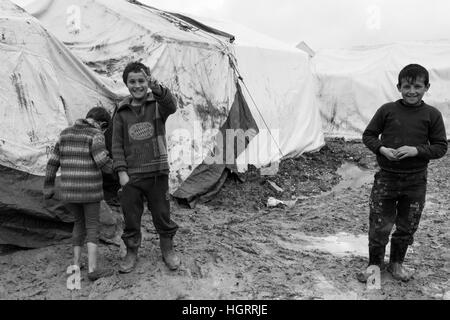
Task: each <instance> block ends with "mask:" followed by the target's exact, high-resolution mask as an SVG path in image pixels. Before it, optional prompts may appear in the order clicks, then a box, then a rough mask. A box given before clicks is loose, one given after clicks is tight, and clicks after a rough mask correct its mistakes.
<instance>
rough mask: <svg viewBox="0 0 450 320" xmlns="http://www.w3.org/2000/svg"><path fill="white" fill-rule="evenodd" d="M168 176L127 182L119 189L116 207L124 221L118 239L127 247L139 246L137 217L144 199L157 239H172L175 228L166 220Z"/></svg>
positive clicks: (167, 213)
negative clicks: (119, 207) (120, 211)
mask: <svg viewBox="0 0 450 320" xmlns="http://www.w3.org/2000/svg"><path fill="white" fill-rule="evenodd" d="M168 179H169V177H168V176H167V175H160V176H156V177H150V178H144V179H139V180H138V179H136V180H133V179H130V182H128V183H127V184H126V185H125V186H124V187H123V190H122V194H121V196H120V205H121V207H122V212H123V216H124V219H125V229H124V231H123V234H122V240H123V242H124V243H125V246H126V247H127V248H136V249H137V248H139V247H140V245H141V239H142V234H141V217H142V213H143V211H144V200H145V199H146V200H147V204H148V209H149V211H150V212H151V214H152V218H153V224H154V226H155V229H156V232H157V233H158V234H159V235H160V237H173V236H174V235H175V233H176V232H177V230H178V225H177V224H176V223H175V222H174V221H172V220H171V219H170V202H169V181H168Z"/></svg>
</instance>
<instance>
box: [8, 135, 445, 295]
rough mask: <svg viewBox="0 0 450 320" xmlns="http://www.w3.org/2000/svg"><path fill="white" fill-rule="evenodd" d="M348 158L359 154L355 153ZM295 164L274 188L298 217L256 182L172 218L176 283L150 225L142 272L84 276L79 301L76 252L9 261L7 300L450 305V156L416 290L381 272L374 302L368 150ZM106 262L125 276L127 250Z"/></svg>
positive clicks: (417, 263)
mask: <svg viewBox="0 0 450 320" xmlns="http://www.w3.org/2000/svg"><path fill="white" fill-rule="evenodd" d="M350 149H351V150H357V152H353V153H351V152H350V153H348V152H347V151H348V150H350ZM333 155H334V156H333ZM327 159H328V160H327ZM291 164H293V162H292V163H291ZM342 164H344V165H343V166H342ZM296 165H297V166H300V167H301V168H302V170H301V171H300V172H293V168H291V174H290V175H286V177H285V178H282V177H280V175H279V176H277V177H272V178H271V179H272V180H273V181H275V182H276V183H277V184H279V185H280V186H281V187H283V188H284V189H285V190H287V189H288V188H287V186H290V187H291V189H289V192H287V193H281V194H278V196H279V198H280V199H282V200H286V199H291V200H292V197H293V196H295V195H296V196H300V200H299V201H298V202H297V204H296V205H295V206H294V207H292V208H287V207H276V208H267V207H265V206H264V205H263V201H267V197H268V196H276V195H277V194H276V193H270V192H266V191H265V190H268V186H267V184H265V183H261V181H260V180H257V179H254V180H252V179H250V178H249V179H248V180H247V183H246V184H237V183H236V182H232V181H231V182H228V183H227V185H226V186H225V187H224V189H223V191H222V192H221V194H219V195H218V196H217V197H216V198H215V200H213V201H211V202H210V203H207V204H203V205H198V206H197V207H196V209H194V210H190V209H183V208H179V207H176V206H174V210H173V218H174V220H175V221H177V222H178V224H179V225H180V230H179V233H178V234H177V237H176V249H177V251H178V252H179V253H180V255H181V256H182V260H183V263H182V267H181V268H180V270H178V271H176V272H170V271H168V269H167V268H166V267H165V265H164V264H163V262H162V260H161V256H160V251H159V247H158V237H157V235H156V233H155V232H154V231H153V226H152V224H151V221H150V220H149V219H150V218H149V215H148V214H147V215H146V216H145V219H144V228H143V231H144V241H143V248H142V249H141V251H140V253H139V257H140V260H139V264H138V266H137V269H136V271H135V272H134V273H132V274H128V275H119V274H116V275H114V276H113V277H110V278H106V279H100V280H98V281H97V282H95V283H90V282H88V280H87V279H86V271H83V272H82V276H83V278H84V279H85V280H83V281H82V290H80V291H78V292H75V293H72V292H70V291H68V290H67V289H66V279H67V275H66V274H65V269H66V267H67V266H68V265H69V263H70V259H71V248H70V245H67V244H62V245H60V246H55V247H49V248H43V249H38V250H28V251H18V252H14V253H10V254H6V255H1V256H0V275H1V278H0V298H1V299H443V297H444V295H445V293H447V296H446V297H448V292H449V291H450V283H449V274H450V251H449V248H450V240H449V237H448V235H449V234H450V233H449V227H450V224H449V219H448V217H447V213H448V210H449V209H448V206H449V203H450V195H449V193H448V190H449V189H450V177H449V175H450V170H449V168H450V155H447V156H446V157H445V158H443V159H440V160H437V161H434V162H432V164H431V165H430V169H429V184H428V194H427V205H426V207H425V210H424V214H423V218H422V221H421V225H420V227H419V230H418V232H417V233H416V242H415V244H414V245H413V247H412V250H410V251H409V252H408V255H407V258H406V260H407V261H406V265H407V266H408V267H410V268H412V269H414V270H415V277H414V279H413V280H412V281H410V282H409V283H406V284H405V283H399V282H397V281H395V280H393V279H392V278H391V277H390V275H389V274H386V273H383V274H382V289H381V290H379V291H373V292H372V291H367V290H366V289H365V286H364V285H362V284H360V283H359V282H357V280H356V278H355V272H356V271H358V270H360V269H361V268H363V267H364V266H365V265H366V263H367V230H368V196H369V193H370V188H371V184H372V180H373V173H374V172H375V163H374V158H373V157H372V156H371V155H370V154H369V153H368V152H366V151H365V149H364V148H363V147H362V146H361V144H350V145H348V144H342V143H338V144H334V143H331V144H330V147H329V148H328V149H326V150H323V151H321V153H320V154H315V155H308V156H305V157H304V158H300V159H299V160H297V162H296ZM357 165H358V166H357ZM313 168H316V169H317V170H319V171H320V172H321V174H320V175H317V171H315V172H314V170H313ZM338 168H340V169H339V170H337V169H338ZM308 170H310V171H308ZM311 170H312V171H311ZM308 172H309V173H310V174H309V173H308ZM282 173H283V168H282V170H281V174H282ZM338 173H341V174H343V175H344V177H343V179H342V178H339V176H338ZM294 175H297V178H298V179H297V180H295V181H293V180H292V177H293V176H294ZM314 177H316V178H314ZM299 181H300V182H299ZM338 181H340V184H337V185H336V183H337V182H338ZM292 186H294V187H292ZM332 186H334V188H333V189H330V188H331V187H332ZM242 188H245V189H246V192H247V194H245V193H244V189H242ZM305 190H308V192H306V191H305ZM300 191H302V192H300ZM100 253H101V256H102V263H104V264H108V265H111V266H113V267H115V268H117V259H118V257H119V256H121V255H123V254H124V251H123V248H119V247H117V246H112V245H110V246H107V245H102V246H101V248H100Z"/></svg>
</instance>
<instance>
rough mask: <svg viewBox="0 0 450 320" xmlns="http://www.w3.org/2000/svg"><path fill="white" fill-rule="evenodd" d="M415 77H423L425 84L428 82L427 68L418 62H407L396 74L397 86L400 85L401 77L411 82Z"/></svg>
mask: <svg viewBox="0 0 450 320" xmlns="http://www.w3.org/2000/svg"><path fill="white" fill-rule="evenodd" d="M417 78H423V80H424V84H425V85H426V86H427V85H428V83H429V82H430V76H429V74H428V71H427V69H425V68H424V67H422V66H421V65H419V64H409V65H407V66H406V67H404V68H403V69H402V71H400V73H399V75H398V86H400V85H401V83H402V80H403V79H405V80H406V81H408V82H409V83H411V82H415V81H416V80H417Z"/></svg>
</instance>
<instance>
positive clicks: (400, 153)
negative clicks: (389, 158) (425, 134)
mask: <svg viewBox="0 0 450 320" xmlns="http://www.w3.org/2000/svg"><path fill="white" fill-rule="evenodd" d="M418 154H419V151H417V148H416V147H410V146H403V147H400V148H398V149H397V159H398V160H402V159H405V158H412V157H415V156H417V155H418Z"/></svg>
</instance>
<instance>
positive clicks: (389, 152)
mask: <svg viewBox="0 0 450 320" xmlns="http://www.w3.org/2000/svg"><path fill="white" fill-rule="evenodd" d="M380 153H381V154H382V155H383V156H385V157H386V158H388V160H390V161H398V160H399V159H398V158H397V150H395V149H392V148H386V147H381V148H380Z"/></svg>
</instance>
